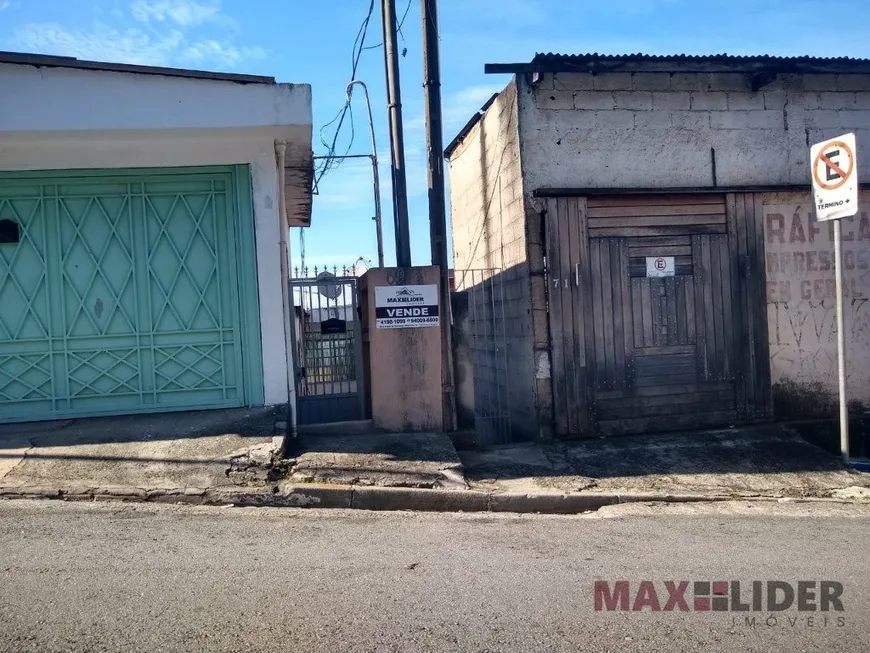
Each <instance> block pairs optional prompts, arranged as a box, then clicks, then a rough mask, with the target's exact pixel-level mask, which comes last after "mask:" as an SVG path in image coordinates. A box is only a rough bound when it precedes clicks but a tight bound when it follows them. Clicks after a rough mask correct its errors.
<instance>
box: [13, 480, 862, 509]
mask: <svg viewBox="0 0 870 653" xmlns="http://www.w3.org/2000/svg"><path fill="white" fill-rule="evenodd" d="M2 499H59V500H64V501H123V502H131V501H132V502H145V503H148V502H151V503H172V504H188V505H210V506H216V505H221V506H226V505H233V506H239V507H275V508H327V509H329V508H342V509H356V510H393V511H394V510H411V511H425V512H513V513H541V514H557V515H572V514H579V513H583V512H589V511H595V510H598V509H600V508H602V507H604V506H612V505H618V504H627V503H710V502H722V501H765V502H774V501H775V502H785V503H838V504H852V503H861V502H856V501H850V500H848V499H835V498H824V497H805V498H785V499H782V498H779V497H762V496H756V497H734V496H730V495H702V494H643V493H627V494H618V493H612V494H581V493H562V494H555V493H540V494H523V493H510V492H506V493H495V492H481V491H477V490H443V489H419V488H393V487H375V486H360V485H317V484H313V483H304V484H296V485H290V484H287V485H274V486H270V487H261V488H241V487H240V488H233V487H222V488H213V489H203V488H194V487H189V488H152V489H145V488H137V487H123V486H102V487H85V486H68V487H50V486H43V485H31V486H26V485H25V486H18V487H0V500H2Z"/></svg>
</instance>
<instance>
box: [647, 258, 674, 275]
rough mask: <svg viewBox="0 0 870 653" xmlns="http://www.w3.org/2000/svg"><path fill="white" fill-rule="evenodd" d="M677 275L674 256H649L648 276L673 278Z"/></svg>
mask: <svg viewBox="0 0 870 653" xmlns="http://www.w3.org/2000/svg"><path fill="white" fill-rule="evenodd" d="M676 273H677V268H676V265H675V264H674V257H673V256H647V257H646V276H648V277H673V276H674V275H675V274H676Z"/></svg>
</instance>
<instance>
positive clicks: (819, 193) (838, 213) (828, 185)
mask: <svg viewBox="0 0 870 653" xmlns="http://www.w3.org/2000/svg"><path fill="white" fill-rule="evenodd" d="M856 149H857V148H856V147H855V134H844V135H843V136H839V137H837V138H833V139H831V140H828V141H824V142H822V143H816V144H815V145H813V146H812V148H810V161H811V162H812V163H811V164H810V167H811V174H812V180H813V194H814V196H815V197H814V199H815V207H816V220H818V221H819V222H822V221H826V220H833V221H834V276H835V280H836V287H837V300H836V301H837V387H838V394H839V399H840V452H841V453H842V455H843V462H844V463H846V464H848V463H849V412H848V409H847V398H846V337H845V332H844V331H845V329H844V328H843V321H844V320H843V251H842V239H841V236H840V219H841V218H847V217H849V216H852V215H855V214H856V213H857V212H858V162H857V160H856V158H855V152H856Z"/></svg>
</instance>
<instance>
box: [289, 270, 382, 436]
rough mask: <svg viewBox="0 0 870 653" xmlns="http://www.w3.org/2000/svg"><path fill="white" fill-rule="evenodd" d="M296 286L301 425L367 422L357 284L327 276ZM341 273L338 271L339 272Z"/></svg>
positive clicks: (348, 278) (304, 280)
mask: <svg viewBox="0 0 870 653" xmlns="http://www.w3.org/2000/svg"><path fill="white" fill-rule="evenodd" d="M307 272H308V271H307V270H304V271H303V276H301V277H297V278H294V279H293V280H292V281H291V289H290V290H291V296H292V297H293V304H294V310H295V316H294V321H293V322H294V336H293V337H294V341H295V345H296V356H295V357H294V360H295V366H296V410H297V416H296V420H297V423H298V424H300V425H311V424H325V423H329V422H345V421H352V420H359V419H363V418H364V417H365V383H364V379H365V375H364V374H363V363H362V339H361V329H360V315H359V310H358V308H359V298H358V293H357V279H356V277H354V276H338V275H337V274H335V273H332V272H329V271H324V272H320V273H318V270H317V268H314V270H313V275H312V276H308V275H307V274H306V273H307ZM336 272H337V270H336Z"/></svg>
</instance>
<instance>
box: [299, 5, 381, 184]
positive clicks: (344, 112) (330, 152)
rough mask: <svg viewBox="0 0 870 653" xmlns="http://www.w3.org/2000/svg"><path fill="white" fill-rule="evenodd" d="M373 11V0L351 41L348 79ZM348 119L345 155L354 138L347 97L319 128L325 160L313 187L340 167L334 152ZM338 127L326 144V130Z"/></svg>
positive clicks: (339, 160)
mask: <svg viewBox="0 0 870 653" xmlns="http://www.w3.org/2000/svg"><path fill="white" fill-rule="evenodd" d="M374 11H375V0H370V2H369V9H368V13H367V14H366V17H365V19H364V20H363V22H362V24H361V25H360V27H359V30H357V33H356V38H354V41H353V49H352V54H351V71H350V79H351V80H354V79H356V72H357V69H358V67H359V62H360V58H361V57H362V53H363V50H365V49H366V47H365V41H366V36H367V35H368V29H369V23H371V20H372V15H373V14H374ZM348 116H349V117H350V140H349V142H348V145H347V149H346V150H345V152H344V153H345V154H347V153H348V152H350V148H351V147H352V146H353V140H354V136H355V132H354V126H353V111H352V109H351V105H350V98H349V97H348V98H347V99H346V100H345V103H344V106H343V107H342V108H341V109H339V110H338V113H336V114H335V117H334V118H333V119H332V120H330V121H329V122H328V123H326V124H325V125H323V127H321V128H320V142H321V144H322V145H323V146H324V147H326V148H327V153H326V158H324V159H321V160H322V161H323V163H322V164H321V165H320V170H318V171H317V172H316V174H315V181H314V187H315V188H317V187H318V186H319V184H320V180H321V179H323V176H324V175H325V174H326V173H327V172H329V171H330V170H332V169H334V168H337V167H338V166H339V165H341V161H342V159H340V158H337V157H336V154H335V153H336V150H337V148H338V139H339V136H341V130H342V127H343V126H344V122H345V119H346V118H348ZM336 122H337V123H338V125H337V126H336V128H335V132H334V133H333V135H332V141H331V142H327V140H326V138H325V136H324V134H325V133H326V130H327V129H329V127H331V126H332V125H334V124H335V123H336Z"/></svg>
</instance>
